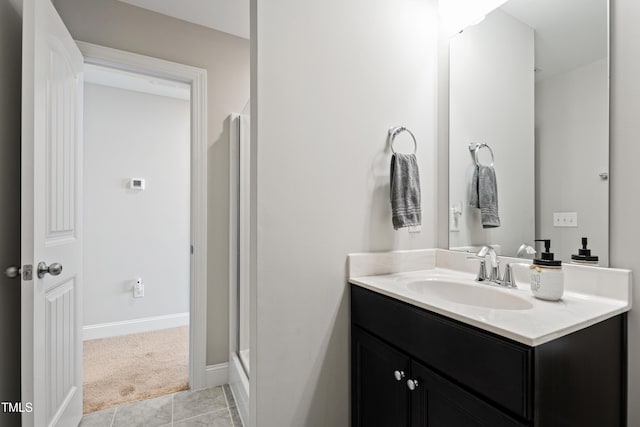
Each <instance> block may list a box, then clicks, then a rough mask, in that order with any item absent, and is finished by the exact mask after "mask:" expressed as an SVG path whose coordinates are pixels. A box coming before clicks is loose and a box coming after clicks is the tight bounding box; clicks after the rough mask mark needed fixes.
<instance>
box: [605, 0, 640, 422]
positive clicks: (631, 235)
mask: <svg viewBox="0 0 640 427" xmlns="http://www.w3.org/2000/svg"><path fill="white" fill-rule="evenodd" d="M638 22H640V2H637V1H636V0H615V1H612V2H611V140H610V146H611V151H610V158H611V179H610V184H609V185H610V190H611V192H610V198H611V203H610V207H609V214H610V222H609V230H610V252H609V253H610V259H611V266H612V267H620V268H630V269H632V270H633V274H634V277H635V279H634V280H633V287H634V290H633V307H634V308H633V309H632V310H631V312H630V313H629V399H628V402H629V406H628V408H629V419H628V423H627V425H629V426H637V425H640V405H638V404H637V402H639V401H640V316H639V315H638V311H639V308H640V292H638V283H640V282H639V281H638V275H640V257H639V256H638V242H639V241H640V227H639V226H638V212H639V211H640V192H638V184H637V182H638V181H637V178H636V177H637V174H638V159H640V144H638V140H639V139H640V120H638V112H639V111H640V80H639V78H640V77H639V76H640V57H639V56H638V41H639V40H640V26H638Z"/></svg>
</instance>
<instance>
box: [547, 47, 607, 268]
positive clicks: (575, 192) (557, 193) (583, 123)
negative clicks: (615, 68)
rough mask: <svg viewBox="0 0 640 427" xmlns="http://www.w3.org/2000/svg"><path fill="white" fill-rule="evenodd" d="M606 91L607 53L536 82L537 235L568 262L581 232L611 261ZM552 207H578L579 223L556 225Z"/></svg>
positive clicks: (570, 209) (575, 209)
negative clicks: (548, 241)
mask: <svg viewBox="0 0 640 427" xmlns="http://www.w3.org/2000/svg"><path fill="white" fill-rule="evenodd" d="M608 97H609V80H608V60H607V58H603V59H600V60H598V61H595V62H593V63H590V64H587V65H583V66H581V67H579V68H576V69H574V70H571V71H567V72H564V73H561V74H556V75H554V76H551V77H548V78H546V79H544V80H542V81H539V82H537V83H536V230H537V233H536V237H537V238H539V239H551V249H552V252H554V253H555V254H556V258H557V259H562V260H564V261H567V262H568V261H570V260H571V254H577V253H578V248H579V247H581V246H580V245H581V242H580V238H581V237H588V238H589V248H590V249H591V251H592V252H591V253H592V254H593V255H598V256H599V257H600V264H601V265H605V266H606V265H608V262H609V254H608V246H609V230H608V227H607V224H608V223H609V208H608V203H607V202H608V200H609V182H608V181H604V180H602V179H600V177H599V176H598V174H599V173H600V172H607V171H608V170H609V144H608V139H609V134H608V132H609V98H608ZM554 212H577V213H578V227H575V228H573V227H571V228H566V227H562V228H561V227H554V226H553V213H554Z"/></svg>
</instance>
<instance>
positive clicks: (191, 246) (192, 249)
mask: <svg viewBox="0 0 640 427" xmlns="http://www.w3.org/2000/svg"><path fill="white" fill-rule="evenodd" d="M191 255H193V245H191Z"/></svg>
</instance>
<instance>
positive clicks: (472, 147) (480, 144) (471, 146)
mask: <svg viewBox="0 0 640 427" xmlns="http://www.w3.org/2000/svg"><path fill="white" fill-rule="evenodd" d="M481 148H486V149H488V150H489V153H491V164H490V165H489V166H490V167H493V160H494V157H493V150H492V149H491V147H489V145H488V144H487V143H484V142H472V143H470V144H469V151H471V152H472V153H473V162H474V163H475V164H476V166H484V165H481V164H480V161H479V160H478V151H480V149H481Z"/></svg>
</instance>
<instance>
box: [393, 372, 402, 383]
mask: <svg viewBox="0 0 640 427" xmlns="http://www.w3.org/2000/svg"><path fill="white" fill-rule="evenodd" d="M393 376H394V377H395V378H396V381H402V379H403V378H404V371H393Z"/></svg>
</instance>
